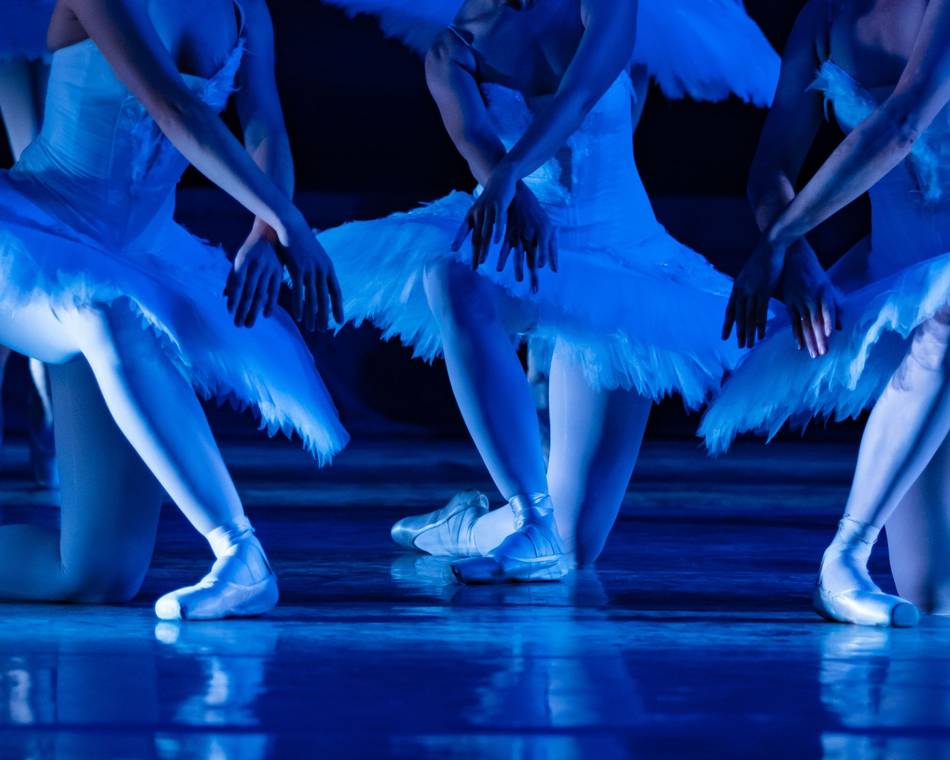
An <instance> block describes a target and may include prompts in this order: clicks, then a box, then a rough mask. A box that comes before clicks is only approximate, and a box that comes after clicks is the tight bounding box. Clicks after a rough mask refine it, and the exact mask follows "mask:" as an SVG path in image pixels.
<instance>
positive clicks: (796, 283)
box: [723, 0, 838, 354]
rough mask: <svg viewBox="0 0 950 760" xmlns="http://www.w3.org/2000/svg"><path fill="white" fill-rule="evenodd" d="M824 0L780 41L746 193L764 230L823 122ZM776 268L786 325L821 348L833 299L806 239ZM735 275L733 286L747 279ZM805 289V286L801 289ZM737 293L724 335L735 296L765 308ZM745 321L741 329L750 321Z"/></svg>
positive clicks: (746, 341)
mask: <svg viewBox="0 0 950 760" xmlns="http://www.w3.org/2000/svg"><path fill="white" fill-rule="evenodd" d="M824 19H825V14H824V5H823V0H822V1H821V2H816V1H813V2H811V3H809V4H808V5H807V6H806V7H805V9H804V10H803V11H802V13H801V14H800V15H799V17H798V20H797V21H796V22H795V26H794V28H793V29H792V33H791V35H790V36H789V39H788V42H787V43H786V46H785V52H784V55H783V57H782V70H781V75H780V77H779V83H778V89H777V90H776V93H775V99H774V100H773V103H772V107H771V109H770V111H769V115H768V118H767V119H766V122H765V126H764V128H763V130H762V135H761V137H760V138H759V145H758V148H757V150H756V154H755V159H754V160H753V163H752V168H751V171H750V174H749V183H748V196H749V201H750V203H751V204H752V208H753V211H754V213H755V219H756V222H757V224H758V226H759V229H760V230H762V231H765V230H767V229H768V228H769V226H770V225H771V224H772V223H773V222H774V221H775V219H776V218H777V217H778V216H779V215H780V214H781V213H782V212H783V211H784V210H785V209H786V208H787V207H788V205H789V203H791V202H792V200H793V199H794V198H795V186H796V183H797V181H798V177H799V174H800V173H801V170H802V165H803V163H804V161H805V158H806V156H807V155H808V151H809V150H810V148H811V146H812V143H813V142H814V140H815V136H816V135H817V133H818V130H819V128H820V127H821V123H822V120H823V103H822V101H823V97H822V95H821V93H820V92H818V91H817V90H813V89H810V85H811V84H812V82H813V81H814V79H815V72H816V70H817V66H818V63H819V59H820V58H821V57H823V56H821V55H820V54H819V52H818V48H819V46H822V45H823V43H824V40H823V39H821V38H822V37H824V36H825V35H824V34H823V32H824V29H825V23H824ZM781 274H782V270H778V271H776V272H771V273H769V274H768V277H770V278H773V277H774V278H775V279H776V281H778V286H779V290H780V291H781V295H782V298H783V300H784V301H785V304H786V307H787V308H788V311H789V318H790V321H791V326H792V330H793V332H794V334H795V338H796V340H797V343H798V345H799V347H800V348H801V347H807V348H808V350H809V352H810V353H812V354H818V353H824V351H825V350H826V348H827V343H826V341H827V333H826V331H825V325H828V326H829V328H830V326H832V325H834V324H835V323H836V321H837V316H838V315H837V306H838V302H837V297H836V294H835V291H834V288H833V286H832V285H831V282H830V280H829V279H828V277H827V276H826V275H825V274H824V270H823V269H822V268H821V265H820V264H819V262H818V258H817V256H815V253H814V251H813V250H812V248H811V246H810V245H809V244H808V242H807V240H805V238H800V239H799V240H798V241H796V242H795V244H794V245H793V246H792V247H791V248H790V249H789V253H788V258H787V261H786V267H785V276H784V277H782V278H781V280H780V281H779V277H780V275H781ZM745 279H747V278H743V277H742V276H741V275H740V277H739V279H738V281H737V287H738V288H740V289H741V288H742V286H743V285H744V284H745V282H744V280H745ZM803 286H806V287H803ZM741 296H742V293H741V290H740V292H737V294H736V296H735V297H734V298H733V300H732V301H731V309H730V310H728V311H727V316H726V322H725V325H724V328H723V337H724V338H727V337H728V336H729V331H730V328H731V322H732V321H733V320H734V319H735V315H734V313H733V312H734V311H735V309H736V302H737V301H744V306H743V307H742V310H743V312H744V311H745V309H747V308H750V309H752V310H753V311H754V310H756V309H758V310H764V309H767V308H768V298H764V299H762V300H761V301H760V302H756V301H755V300H754V294H749V297H748V298H745V299H742V298H741ZM752 323H753V321H752V320H746V321H745V329H748V327H749V325H750V324H752ZM737 337H738V339H739V345H740V346H743V345H749V346H751V345H753V344H754V343H755V339H756V335H755V334H754V332H747V333H743V332H740V333H739V334H738V336H737Z"/></svg>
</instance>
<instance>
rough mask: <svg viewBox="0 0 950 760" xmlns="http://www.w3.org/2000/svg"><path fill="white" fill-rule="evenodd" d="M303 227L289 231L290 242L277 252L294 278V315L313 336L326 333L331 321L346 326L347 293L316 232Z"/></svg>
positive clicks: (299, 226)
mask: <svg viewBox="0 0 950 760" xmlns="http://www.w3.org/2000/svg"><path fill="white" fill-rule="evenodd" d="M301 222H302V224H296V225H294V226H293V227H290V228H288V232H287V238H286V240H283V241H281V242H282V245H279V246H278V248H277V252H278V255H279V256H280V258H281V261H282V262H283V264H284V266H285V267H287V271H288V272H289V273H290V278H291V291H292V295H293V299H292V312H291V313H292V314H293V317H294V319H296V320H297V321H298V322H299V323H301V324H302V325H303V326H304V327H306V329H307V330H308V331H310V332H313V331H314V330H315V329H318V328H319V329H320V330H326V329H327V327H329V324H330V317H331V316H332V317H333V319H334V320H335V321H336V323H337V324H339V325H342V324H343V323H344V322H345V321H346V320H345V318H344V315H343V293H342V291H341V289H340V281H339V280H338V279H337V276H336V272H335V271H334V269H333V262H332V261H330V257H329V256H328V255H327V252H326V251H325V250H324V249H323V246H322V245H320V242H319V241H318V240H317V238H316V236H315V235H314V233H313V230H311V229H310V227H309V226H307V224H306V222H304V221H303V220H302V218H301Z"/></svg>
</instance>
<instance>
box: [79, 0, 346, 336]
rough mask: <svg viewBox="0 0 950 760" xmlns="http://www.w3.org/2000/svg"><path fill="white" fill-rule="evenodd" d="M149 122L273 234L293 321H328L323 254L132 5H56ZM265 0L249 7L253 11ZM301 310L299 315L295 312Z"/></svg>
mask: <svg viewBox="0 0 950 760" xmlns="http://www.w3.org/2000/svg"><path fill="white" fill-rule="evenodd" d="M61 2H62V3H63V4H64V5H65V6H66V7H67V8H68V9H69V10H71V11H72V12H73V13H74V14H75V16H76V18H77V19H78V21H79V23H80V24H81V26H82V27H83V29H84V30H85V32H86V34H88V35H89V37H90V38H91V39H92V40H93V41H94V42H95V43H96V45H97V47H98V48H99V49H100V50H101V51H102V53H103V55H104V56H105V57H106V59H107V60H108V61H109V63H110V64H111V66H112V68H113V70H114V71H115V73H116V76H117V77H118V78H119V79H120V81H122V83H123V84H124V85H125V86H126V87H128V88H129V91H130V92H131V93H132V94H133V95H135V97H136V98H138V100H139V101H140V102H141V103H142V105H143V106H144V107H145V109H146V110H147V111H148V113H149V115H150V116H151V117H152V118H153V119H154V120H155V123H156V124H157V125H158V126H159V128H160V129H161V130H162V132H163V133H164V134H165V136H166V137H167V138H168V139H169V141H170V142H171V143H172V144H173V145H174V146H175V147H176V148H177V149H178V150H179V151H181V153H182V155H184V156H185V158H187V159H188V160H189V161H190V162H191V163H192V164H193V165H194V166H195V167H196V168H197V169H198V170H199V171H200V172H202V173H203V174H204V175H205V176H207V177H208V179H210V180H211V181H212V182H214V184H216V185H217V186H218V187H220V188H221V189H222V190H224V191H225V192H227V193H228V194H229V195H231V196H232V197H233V198H235V200H237V201H238V202H239V203H241V205H242V206H244V207H245V208H247V209H248V210H249V211H250V212H251V213H253V214H254V215H255V216H256V217H259V218H260V219H262V220H263V221H264V222H266V224H268V225H269V226H270V227H271V228H273V229H274V230H275V232H276V233H277V236H278V239H279V241H280V242H281V244H282V246H283V247H282V249H281V258H282V259H283V263H284V264H285V265H286V266H287V267H288V269H289V270H290V273H291V276H292V277H293V278H294V283H295V292H296V293H298V294H299V296H298V299H297V306H298V309H297V314H296V315H295V316H297V318H298V319H302V320H304V321H305V322H306V324H307V326H308V327H309V326H312V325H314V324H316V323H317V322H321V323H322V322H325V321H326V309H325V308H324V306H325V305H326V304H327V302H328V301H330V300H333V304H334V312H335V314H336V316H337V317H338V318H341V317H342V314H341V313H340V301H339V299H338V298H334V291H333V289H332V288H331V287H330V285H329V282H330V281H331V280H335V275H334V274H333V267H332V264H331V263H330V260H329V258H328V257H327V256H326V253H325V252H324V251H323V250H322V249H321V248H320V246H319V244H318V243H317V242H316V239H315V238H314V236H313V234H312V232H311V230H310V228H309V226H308V225H307V222H306V220H305V219H304V217H303V215H302V214H301V213H300V212H299V211H298V210H297V208H296V207H295V206H294V205H293V203H292V202H291V200H290V198H289V196H288V195H287V194H286V192H285V190H284V189H283V188H281V187H279V186H278V185H277V184H276V183H275V182H274V181H273V180H272V179H271V178H269V177H268V176H267V175H266V174H265V173H264V172H263V171H261V169H260V167H259V166H258V165H257V164H255V162H254V160H253V159H252V158H251V156H250V155H249V154H248V152H247V150H246V149H245V147H244V146H242V145H241V144H240V142H238V140H237V139H236V138H235V137H234V136H233V135H232V134H231V133H230V132H229V131H228V130H227V128H226V127H225V125H224V123H223V122H222V121H221V120H220V118H218V116H217V114H215V113H214V111H212V110H211V109H210V108H209V107H208V106H207V105H206V104H205V103H204V102H202V100H201V99H200V98H199V97H198V96H197V95H196V94H195V93H194V92H192V90H191V89H190V88H189V87H188V86H187V84H186V83H185V81H184V79H183V78H182V77H181V75H180V74H179V72H178V70H177V68H176V67H175V63H174V61H173V60H172V58H171V56H170V55H169V54H168V51H167V50H166V49H165V47H164V46H163V44H162V41H161V39H160V38H159V36H158V34H157V32H156V31H155V28H154V27H153V26H152V23H151V21H150V20H149V18H148V16H147V15H146V14H145V12H144V11H143V10H142V9H141V7H140V6H139V5H138V4H137V3H134V2H130V0H61ZM262 3H263V0H251V2H247V3H246V6H247V7H249V8H253V7H254V6H255V5H258V4H262ZM301 306H303V308H300V307H301Z"/></svg>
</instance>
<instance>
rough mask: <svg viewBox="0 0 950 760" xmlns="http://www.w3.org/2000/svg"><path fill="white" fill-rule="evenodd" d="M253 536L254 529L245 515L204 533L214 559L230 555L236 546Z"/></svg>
mask: <svg viewBox="0 0 950 760" xmlns="http://www.w3.org/2000/svg"><path fill="white" fill-rule="evenodd" d="M253 536H254V527H253V526H252V525H251V521H250V520H248V519H247V517H246V516H245V515H240V516H239V517H236V518H234V519H233V520H231V521H230V522H227V523H224V524H222V525H219V526H218V527H216V528H212V529H211V530H209V531H208V532H207V533H205V538H206V539H207V541H208V543H209V544H210V545H211V551H213V552H214V556H215V558H216V559H221V557H226V556H228V555H229V554H232V553H233V552H234V549H235V547H236V546H237V545H238V544H240V543H241V542H242V541H246V540H248V539H249V538H252V537H253Z"/></svg>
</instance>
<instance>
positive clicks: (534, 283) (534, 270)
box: [525, 241, 538, 293]
mask: <svg viewBox="0 0 950 760" xmlns="http://www.w3.org/2000/svg"><path fill="white" fill-rule="evenodd" d="M525 254H526V258H527V261H528V280H529V282H530V283H531V292H532V293H537V292H538V242H537V241H534V242H530V243H528V249H527V251H525Z"/></svg>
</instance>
